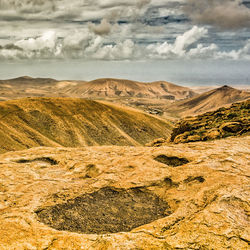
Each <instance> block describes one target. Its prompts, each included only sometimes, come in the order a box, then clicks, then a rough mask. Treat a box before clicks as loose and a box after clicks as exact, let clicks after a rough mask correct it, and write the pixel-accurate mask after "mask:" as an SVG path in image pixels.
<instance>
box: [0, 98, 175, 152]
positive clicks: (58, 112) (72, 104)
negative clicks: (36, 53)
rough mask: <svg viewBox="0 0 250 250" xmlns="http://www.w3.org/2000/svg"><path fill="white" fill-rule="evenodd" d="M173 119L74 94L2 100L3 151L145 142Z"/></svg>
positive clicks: (0, 140)
mask: <svg viewBox="0 0 250 250" xmlns="http://www.w3.org/2000/svg"><path fill="white" fill-rule="evenodd" d="M171 128H172V126H171V124H169V123H168V122H166V121H164V120H161V119H158V118H156V117H153V116H150V115H147V114H145V113H142V112H140V111H136V110H134V109H129V108H123V107H119V106H115V105H112V104H107V103H101V102H96V101H90V100H83V99H73V98H25V99H19V100H11V101H5V102H0V148H1V149H0V151H1V152H4V151H9V150H19V149H25V148H30V147H34V146H66V147H78V146H85V145H140V144H144V143H146V142H148V141H150V140H152V139H154V138H157V137H159V136H160V135H161V134H162V133H164V134H169V133H170V131H171Z"/></svg>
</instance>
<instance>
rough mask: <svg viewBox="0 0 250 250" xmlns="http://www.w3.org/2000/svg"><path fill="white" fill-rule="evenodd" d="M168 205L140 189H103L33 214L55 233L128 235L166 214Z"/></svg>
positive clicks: (167, 213)
mask: <svg viewBox="0 0 250 250" xmlns="http://www.w3.org/2000/svg"><path fill="white" fill-rule="evenodd" d="M168 209H169V205H168V204H167V203H166V202H165V201H163V200H162V199H160V198H159V197H158V196H156V195H155V194H152V193H149V192H147V191H145V190H143V189H141V188H131V189H114V188H110V187H105V188H102V189H100V190H98V191H96V192H94V193H90V194H85V195H83V196H79V197H77V198H75V199H71V200H68V201H67V202H66V203H64V204H57V205H55V206H51V207H46V208H41V209H39V210H37V211H36V214H37V215H38V217H39V220H40V221H41V222H43V223H44V224H47V225H49V226H51V227H53V228H55V229H57V230H65V231H71V232H79V233H86V234H91V233H94V234H105V233H117V232H129V231H131V230H132V229H134V228H136V227H139V226H142V225H144V224H148V223H150V222H153V221H155V220H157V219H160V218H163V217H165V216H167V215H169V213H170V212H169V211H168Z"/></svg>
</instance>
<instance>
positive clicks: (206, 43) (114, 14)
mask: <svg viewBox="0 0 250 250" xmlns="http://www.w3.org/2000/svg"><path fill="white" fill-rule="evenodd" d="M0 27H1V29H0V78H8V77H15V76H18V75H24V74H29V75H32V76H45V74H47V76H49V77H56V78H59V79H60V78H61V79H62V78H68V79H70V78H71V79H72V78H76V77H77V78H78V79H86V80H88V79H89V78H92V79H93V78H98V77H108V76H110V77H125V78H130V79H138V80H145V81H147V80H149V81H151V80H154V79H155V80H159V79H162V80H173V81H177V82H185V79H186V81H187V82H191V81H193V80H194V81H197V82H198V81H200V82H209V81H212V82H216V79H217V82H218V83H219V81H224V82H225V81H232V82H234V83H241V84H250V73H249V71H250V70H249V69H250V1H249V2H248V1H246V0H245V1H243V0H216V1H215V0H70V1H69V0H0ZM204 68H206V70H204ZM233 72H234V73H233ZM22 73H23V74H22ZM191 73H192V75H191ZM194 74H196V76H194ZM213 74H214V76H213V77H211V75H213ZM209 76H210V78H209ZM213 78H214V79H213Z"/></svg>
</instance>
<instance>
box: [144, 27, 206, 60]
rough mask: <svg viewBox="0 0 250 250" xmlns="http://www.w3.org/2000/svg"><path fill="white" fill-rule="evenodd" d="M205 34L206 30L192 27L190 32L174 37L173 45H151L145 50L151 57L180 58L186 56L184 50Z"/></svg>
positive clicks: (165, 43)
mask: <svg viewBox="0 0 250 250" xmlns="http://www.w3.org/2000/svg"><path fill="white" fill-rule="evenodd" d="M206 34H207V29H205V28H203V27H197V26H194V27H193V28H192V29H191V30H188V31H186V32H185V33H184V34H182V35H179V36H177V37H176V40H175V42H174V43H173V44H169V43H168V42H164V43H161V44H159V43H157V44H151V45H149V46H148V47H147V49H148V50H149V51H150V52H151V57H157V56H158V57H165V58H172V57H176V56H177V57H182V56H184V55H185V54H186V49H187V48H188V47H189V46H190V45H192V44H193V43H195V42H197V41H198V40H199V39H200V38H202V37H203V36H205V35H206Z"/></svg>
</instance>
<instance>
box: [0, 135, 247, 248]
mask: <svg viewBox="0 0 250 250" xmlns="http://www.w3.org/2000/svg"><path fill="white" fill-rule="evenodd" d="M249 143H250V137H249V136H244V137H234V138H227V139H222V140H214V141H210V142H192V143H187V144H176V145H175V144H171V145H168V146H163V147H118V146H103V147H83V148H45V147H40V148H32V149H29V150H24V151H19V152H8V153H5V154H2V155H0V194H1V195H0V235H1V237H0V249H218V250H220V249H227V248H228V249H248V248H249V242H250V238H249V236H250V231H249V229H250V221H249V212H250V200H249V197H250V192H249V184H250V181H249V177H250V176H249V163H250V157H249Z"/></svg>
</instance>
